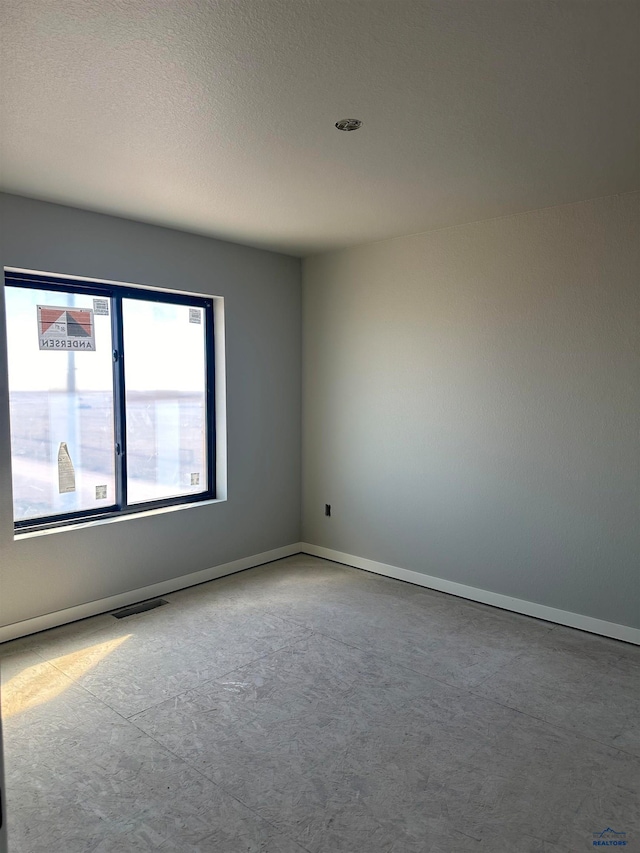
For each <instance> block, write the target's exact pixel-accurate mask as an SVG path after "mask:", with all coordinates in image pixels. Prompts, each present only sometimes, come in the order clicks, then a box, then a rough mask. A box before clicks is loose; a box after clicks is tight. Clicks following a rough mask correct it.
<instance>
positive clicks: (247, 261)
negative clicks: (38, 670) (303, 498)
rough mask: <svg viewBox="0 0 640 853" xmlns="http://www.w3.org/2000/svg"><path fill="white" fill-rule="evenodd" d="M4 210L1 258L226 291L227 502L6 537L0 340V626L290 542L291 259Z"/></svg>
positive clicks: (42, 210)
mask: <svg viewBox="0 0 640 853" xmlns="http://www.w3.org/2000/svg"><path fill="white" fill-rule="evenodd" d="M0 205H1V207H0V224H1V230H0V261H1V262H2V265H3V266H15V267H24V268H27V269H36V270H46V271H50V272H58V273H67V274H71V275H80V276H88V277H91V276H94V277H96V278H104V279H113V280H116V281H127V282H133V283H135V284H142V285H145V284H146V285H154V286H159V287H168V288H171V289H184V290H189V291H195V292H198V293H206V294H214V295H217V296H223V297H224V298H225V316H226V342H227V348H226V357H227V416H228V500H227V501H226V502H224V503H219V504H215V505H208V506H201V507H193V508H189V509H185V510H182V511H179V512H171V513H166V514H162V515H157V516H154V517H145V518H142V517H141V518H131V519H127V520H122V521H119V522H117V523H115V524H108V525H102V526H95V527H91V528H89V529H82V530H75V531H74V530H67V531H64V532H62V533H57V534H54V535H48V536H41V537H37V538H32V539H28V540H24V541H14V538H13V516H12V506H11V493H10V488H9V486H10V482H11V477H10V448H9V414H8V405H7V377H6V365H5V361H4V359H5V355H6V354H5V348H4V335H3V334H2V335H0V344H1V345H0V485H1V487H0V608H1V613H0V624H2V625H6V624H11V623H13V622H17V621H21V620H23V619H28V618H31V617H35V616H40V615H43V614H45V613H51V612H53V611H56V610H60V609H63V608H66V607H71V606H73V605H76V604H84V603H86V602H89V601H94V600H97V599H101V598H104V597H107V596H110V595H116V594H119V593H123V592H127V591H129V590H133V589H138V588H140V587H143V586H146V585H149V584H153V583H157V582H160V581H164V580H168V579H171V578H174V577H177V576H181V575H185V574H188V573H190V572H195V571H199V570H202V569H207V568H210V567H213V566H217V565H220V564H222V563H226V562H228V561H232V560H236V559H240V558H241V557H246V556H250V555H253V554H257V553H261V552H263V551H267V550H270V549H272V548H278V547H281V546H283V545H288V544H290V543H292V542H297V541H299V539H300V345H301V344H300V310H301V305H300V302H301V296H300V261H299V260H297V259H295V258H291V257H287V256H284V255H278V254H274V253H270V252H265V251H260V250H257V249H251V248H247V247H243V246H239V245H235V244H231V243H225V242H221V241H217V240H212V239H207V238H205V237H197V236H194V235H190V234H186V233H182V232H178V231H172V230H168V229H163V228H157V227H154V226H150V225H143V224H140V223H135V222H130V221H127V220H124V219H116V218H113V217H109V216H103V215H100V214H93V213H86V212H83V211H79V210H74V209H72V208H67V207H61V206H58V205H52V204H45V203H42V202H37V201H31V200H28V199H24V198H19V197H17V196H10V195H0ZM1 302H2V300H0V304H1ZM3 328H4V316H1V317H0V329H3Z"/></svg>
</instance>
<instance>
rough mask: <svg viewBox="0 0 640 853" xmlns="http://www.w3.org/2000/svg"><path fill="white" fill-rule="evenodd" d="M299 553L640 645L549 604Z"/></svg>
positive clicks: (611, 626) (317, 550)
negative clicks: (548, 605)
mask: <svg viewBox="0 0 640 853" xmlns="http://www.w3.org/2000/svg"><path fill="white" fill-rule="evenodd" d="M300 550H301V551H302V552H303V553H305V554H310V555H312V556H314V557H323V558H324V559H325V560H332V561H333V562H335V563H344V564H345V565H347V566H353V567H354V568H356V569H365V571H367V572H374V573H375V574H378V575H385V576H386V577H389V578H395V579H396V580H401V581H408V582H409V583H414V584H417V585H418V586H426V587H428V588H429V589H435V590H438V591H439V592H448V593H450V594H451V595H457V596H459V597H460V598H468V599H470V600H471V601H479V602H481V603H482V604H490V605H492V606H493V607H500V608H502V609H503V610H512V611H513V612H515V613H523V614H524V615H525V616H534V617H535V618H536V619H544V620H545V621H547V622H555V623H556V624H558V625H566V626H567V627H569V628H578V629H579V630H581V631H588V632H589V633H591V634H600V635H602V636H603V637H612V638H613V639H615V640H624V641H625V642H626V643H634V644H635V645H640V628H631V627H629V626H627V625H618V624H617V623H616V622H605V621H604V620H603V619H595V618H594V617H593V616H583V615H582V614H580V613H571V611H569V610H558V609H557V608H556V607H547V605H546V604H536V603H535V602H533V601H525V600H524V599H521V598H511V596H509V595H501V594H500V593H497V592H489V591H487V590H485V589H477V588H476V587H473V586H467V585H466V584H463V583H455V582H454V581H447V580H443V579H442V578H435V577H432V576H431V575H423V574H422V573H421V572H414V571H411V570H410V569H401V568H399V567H398V566H389V565H387V564H386V563H379V562H377V561H376V560H367V559H366V558H364V557H356V556H354V555H353V554H345V553H343V552H342V551H334V550H333V548H323V547H322V546H320V545H311V544H310V543H309V542H302V543H301V544H300Z"/></svg>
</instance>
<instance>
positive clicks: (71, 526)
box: [13, 497, 227, 542]
mask: <svg viewBox="0 0 640 853" xmlns="http://www.w3.org/2000/svg"><path fill="white" fill-rule="evenodd" d="M226 500H227V499H226V497H225V498H210V499H208V500H204V501H193V502H191V503H185V504H174V505H173V506H163V507H157V508H156V509H145V510H140V512H131V513H126V514H124V513H123V514H122V515H113V516H110V517H109V518H92V519H88V520H86V521H70V522H69V523H68V524H63V525H60V527H49V528H46V529H45V530H26V531H24V532H23V533H14V535H13V539H14V541H15V542H22V541H24V540H25V539H34V538H36V537H38V536H50V535H51V534H52V533H68V532H69V531H70V530H84V529H85V528H87V527H99V526H102V525H103V524H117V523H118V522H121V521H132V520H134V519H136V518H149V517H150V516H155V515H163V514H164V513H167V512H178V511H179V510H183V509H192V508H193V507H200V506H212V505H213V504H220V503H224V502H225V501H226Z"/></svg>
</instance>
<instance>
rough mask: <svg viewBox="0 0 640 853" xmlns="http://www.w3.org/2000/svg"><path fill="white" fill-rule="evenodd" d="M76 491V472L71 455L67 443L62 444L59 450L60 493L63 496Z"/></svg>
mask: <svg viewBox="0 0 640 853" xmlns="http://www.w3.org/2000/svg"><path fill="white" fill-rule="evenodd" d="M75 490H76V472H75V470H74V468H73V462H72V461H71V456H70V455H69V448H68V447H67V443H66V441H61V442H60V447H59V448H58V491H59V492H60V494H61V495H64V494H67V492H75Z"/></svg>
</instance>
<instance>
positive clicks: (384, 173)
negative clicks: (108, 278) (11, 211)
mask: <svg viewBox="0 0 640 853" xmlns="http://www.w3.org/2000/svg"><path fill="white" fill-rule="evenodd" d="M639 12H640V3H638V2H637V0H604V1H603V2H600V0H549V2H547V0H462V2H459V0H446V2H444V0H439V2H429V0H2V21H1V22H0V23H1V39H2V43H1V49H2V93H1V96H2V101H1V110H2V112H1V114H0V121H1V127H2V184H1V186H2V188H3V189H5V190H6V191H8V192H14V193H18V194H22V195H27V196H32V197H35V198H40V199H45V200H49V201H57V202H61V203H64V204H69V205H74V206H77V207H82V208H87V209H90V210H98V211H103V212H107V213H113V214H117V215H120V216H125V217H129V218H133V219H140V220H143V221H148V222H154V223H159V224H163V225H169V226H172V227H177V228H181V229H185V230H189V231H195V232H198V233H203V234H210V235H214V236H219V237H222V238H226V239H231V240H235V241H238V242H246V243H249V244H252V245H257V246H265V247H267V248H272V249H277V250H281V251H285V252H288V253H290V254H308V253H310V252H316V251H323V250H326V249H330V248H336V247H341V246H346V245H351V244H354V243H362V242H368V241H373V240H379V239H383V238H387V237H392V236H398V235H402V234H410V233H414V232H418V231H425V230H429V229H434V228H441V227H443V226H447V225H454V224H460V223H464V222H470V221H474V220H478V219H486V218H490V217H495V216H503V215H507V214H511V213H517V212H521V211H525V210H531V209H534V208H540V207H546V206H550V205H556V204H563V203H567V202H572V201H579V200H583V199H587V198H594V197H597V196H603V195H609V194H613V193H618V192H626V191H630V190H634V189H638V188H639V187H640V157H639V153H638V140H639V138H640V122H639V116H640V110H639V109H638V107H639V87H638V81H639V79H640V65H639V56H640V52H639V51H638V50H637V46H638V35H639V33H640V17H639ZM349 117H356V118H359V119H361V120H362V121H363V127H362V128H361V129H360V130H358V131H356V132H352V133H341V132H340V131H338V130H336V129H335V128H334V123H335V122H336V121H337V120H338V119H341V118H349Z"/></svg>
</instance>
